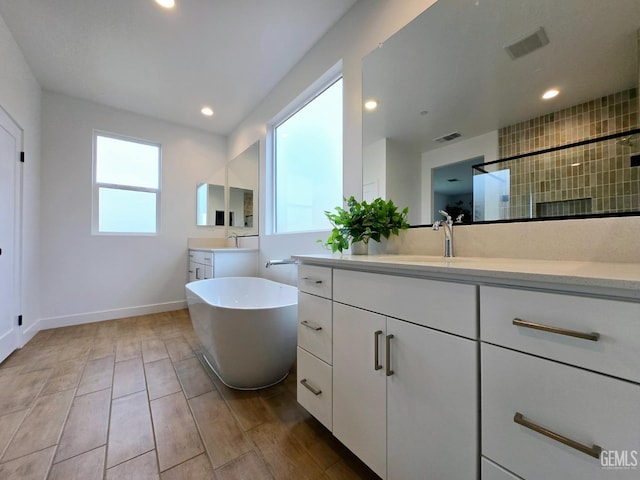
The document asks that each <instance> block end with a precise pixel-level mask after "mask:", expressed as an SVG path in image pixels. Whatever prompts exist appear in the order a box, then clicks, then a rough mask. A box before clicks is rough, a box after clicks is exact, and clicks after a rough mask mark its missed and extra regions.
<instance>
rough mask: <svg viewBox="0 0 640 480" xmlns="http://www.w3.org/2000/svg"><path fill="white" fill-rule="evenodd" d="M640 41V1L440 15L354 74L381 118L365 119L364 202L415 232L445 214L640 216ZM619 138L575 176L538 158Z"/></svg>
mask: <svg viewBox="0 0 640 480" xmlns="http://www.w3.org/2000/svg"><path fill="white" fill-rule="evenodd" d="M639 28H640V2H638V1H637V0H611V1H607V2H601V1H595V0H563V1H562V2H558V1H557V0H509V1H508V2H505V1H504V0H481V1H468V0H439V1H437V2H436V3H434V4H433V5H432V6H431V7H430V8H429V9H427V10H426V11H425V12H423V13H422V14H421V15H420V16H418V17H417V18H416V19H415V20H413V21H412V22H411V23H409V24H408V25H407V26H406V27H404V28H403V29H402V30H400V31H399V32H398V33H396V34H395V35H394V36H392V37H391V38H390V39H389V40H387V41H386V42H384V44H383V45H381V47H380V48H378V49H376V50H375V51H373V52H372V53H370V54H369V55H367V56H366V57H365V58H364V60H363V67H362V78H363V79H362V82H363V86H362V91H363V102H365V103H366V102H368V101H375V103H376V104H377V105H376V107H375V108H371V109H366V108H363V198H368V197H370V196H371V197H375V196H376V194H378V195H380V196H383V197H384V198H391V199H392V200H393V201H394V202H395V203H397V204H398V205H403V206H404V205H408V206H409V208H410V218H409V221H410V223H411V224H412V225H420V224H429V223H432V222H433V221H434V220H435V219H439V218H440V215H436V216H434V214H433V212H434V211H436V212H437V210H438V208H441V206H442V205H445V206H449V208H452V209H453V208H456V207H458V208H461V209H464V210H466V211H467V212H470V215H471V216H473V217H474V220H475V221H511V220H523V219H530V218H535V219H541V218H556V217H559V216H583V215H624V214H638V213H640V167H638V166H635V165H637V160H634V159H637V155H638V153H639V152H640V141H638V140H637V139H640V135H638V134H635V133H633V132H635V130H636V129H638V128H639V127H640V123H639V119H638V29H639ZM551 89H555V90H557V91H558V92H559V93H558V94H557V95H556V96H555V97H552V98H549V99H543V98H542V96H543V94H544V93H545V92H547V91H548V90H551ZM618 134H619V135H620V137H618V138H617V139H613V140H612V142H611V145H610V146H608V147H606V148H605V147H604V146H601V147H600V146H597V145H595V144H594V145H592V146H591V147H584V148H583V147H580V148H581V149H580V150H579V151H580V152H581V153H579V154H578V153H576V152H578V149H576V150H574V152H573V153H572V155H581V156H582V157H585V155H586V156H587V157H589V158H585V161H582V162H578V161H577V160H574V161H571V162H570V163H569V166H570V165H571V164H575V163H581V164H582V169H580V168H578V167H572V168H573V169H571V168H570V169H568V170H567V166H566V165H565V163H566V162H568V161H569V160H571V159H570V158H567V159H561V158H559V157H558V155H559V154H556V156H555V157H554V159H553V168H551V163H550V162H552V161H551V160H548V161H547V163H546V164H545V163H544V162H541V161H539V160H538V155H539V154H535V152H539V151H541V150H547V149H551V148H556V147H560V146H566V145H571V144H575V143H579V142H583V141H591V140H597V139H602V138H603V137H607V136H611V135H618ZM627 137H628V138H627ZM625 138H627V140H626V141H623V140H621V139H625ZM603 145H604V144H603ZM592 148H593V149H595V153H594V152H593V151H592ZM529 157H532V158H529ZM591 157H593V159H591ZM505 159H512V160H510V163H509V166H508V168H502V169H501V168H500V164H495V165H494V166H492V167H491V169H490V170H488V173H490V174H491V175H489V176H482V175H476V177H477V178H474V175H473V168H471V166H472V165H474V164H483V163H491V162H495V161H497V160H505ZM586 160H589V162H587V161H586ZM525 163H526V165H527V166H526V167H525V166H523V165H524V164H525ZM587 164H588V167H587ZM501 170H504V171H501ZM525 170H526V171H527V175H525V174H524V173H522V172H523V171H525ZM480 173H482V172H480ZM525 177H526V178H525ZM605 182H606V183H605ZM470 185H471V186H472V187H471V190H472V197H471V200H470V199H469V197H468V193H469V192H468V186H470ZM574 190H575V191H574ZM523 192H528V195H529V198H528V199H527V200H526V202H525V200H524V197H523V196H524V195H525V193H523ZM500 202H502V204H500ZM527 202H528V203H527ZM576 202H578V203H584V204H588V203H591V205H592V209H591V212H590V213H588V212H585V210H584V209H581V208H579V207H578V206H577V204H576ZM516 205H518V206H517V207H516ZM598 206H599V207H598ZM557 212H564V213H562V214H561V215H558V214H557ZM565 213H566V215H565Z"/></svg>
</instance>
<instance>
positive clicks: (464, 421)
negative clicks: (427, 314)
mask: <svg viewBox="0 0 640 480" xmlns="http://www.w3.org/2000/svg"><path fill="white" fill-rule="evenodd" d="M387 334H389V335H393V338H392V339H391V341H390V352H391V369H392V370H393V375H391V376H389V377H387V433H388V437H387V438H388V440H387V442H388V444H387V452H388V458H387V464H388V478H389V479H390V480H411V479H416V480H417V479H420V480H431V479H433V480H446V479H452V480H461V479H471V478H477V465H478V460H477V459H478V454H479V453H478V441H477V438H478V381H477V377H478V366H477V363H478V361H477V358H478V353H477V349H478V347H477V344H476V342H474V341H472V340H467V339H465V338H461V337H457V336H455V335H450V334H446V333H442V332H439V331H437V330H432V329H429V328H425V327H421V326H418V325H414V324H411V323H408V322H403V321H400V320H395V319H392V318H388V319H387Z"/></svg>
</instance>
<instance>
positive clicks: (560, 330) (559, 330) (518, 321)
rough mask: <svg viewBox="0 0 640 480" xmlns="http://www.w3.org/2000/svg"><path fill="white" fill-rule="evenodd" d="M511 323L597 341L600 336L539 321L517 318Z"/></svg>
mask: <svg viewBox="0 0 640 480" xmlns="http://www.w3.org/2000/svg"><path fill="white" fill-rule="evenodd" d="M513 324H514V325H516V326H518V327H525V328H533V329H534V330H543V331H545V332H550V333H556V334H558V335H566V336H569V337H576V338H582V339H583V340H591V341H592V342H597V341H598V339H599V338H600V334H599V333H597V332H592V333H584V332H577V331H575V330H567V329H566V328H559V327H553V326H551V325H543V324H541V323H533V322H527V321H525V320H521V319H519V318H514V319H513Z"/></svg>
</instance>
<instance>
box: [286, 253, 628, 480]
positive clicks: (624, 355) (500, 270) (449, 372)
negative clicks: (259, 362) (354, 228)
mask: <svg viewBox="0 0 640 480" xmlns="http://www.w3.org/2000/svg"><path fill="white" fill-rule="evenodd" d="M298 258H299V259H300V260H301V261H302V264H301V265H300V272H301V277H300V279H299V287H300V292H301V293H300V310H301V311H302V312H307V313H305V314H304V319H308V322H307V323H308V325H307V326H305V327H304V329H303V327H302V326H300V327H299V329H300V330H299V334H300V335H299V342H300V345H303V346H301V347H300V348H299V352H302V353H303V354H302V355H299V357H298V362H299V366H298V369H299V370H298V371H299V374H300V371H301V369H302V371H304V372H305V374H304V375H305V377H304V378H312V375H315V376H316V377H317V378H318V380H314V382H317V384H318V385H319V384H320V383H321V382H325V383H324V385H326V387H325V386H323V387H322V388H318V390H322V394H319V395H317V396H316V395H313V397H314V398H315V399H316V401H318V399H319V398H322V400H323V403H322V408H323V409H324V410H322V409H320V408H318V407H317V406H314V405H312V403H310V402H308V401H307V399H305V398H304V397H303V396H302V395H301V393H300V392H301V391H302V392H304V394H305V395H309V393H308V392H309V390H308V389H306V388H305V389H303V390H302V389H301V387H300V386H299V388H298V398H299V401H300V403H302V404H303V405H304V406H305V407H307V405H309V406H308V407H307V408H308V409H309V411H311V412H312V413H314V411H315V412H316V413H314V415H316V416H317V417H318V418H328V417H322V415H329V412H331V413H330V415H331V422H323V423H325V425H327V426H328V428H330V429H331V430H332V432H333V434H334V435H335V436H336V437H337V438H338V439H339V440H340V441H341V442H343V443H344V444H345V445H346V446H347V447H348V448H349V449H350V450H352V451H353V452H354V453H355V454H356V455H357V456H358V457H360V458H361V459H362V460H363V461H364V462H365V463H366V464H367V465H369V466H370V467H371V468H372V469H373V470H374V471H375V472H376V473H377V474H378V475H380V476H381V477H382V478H386V479H390V480H405V479H406V480H411V479H420V480H425V479H426V480H429V479H438V480H442V479H444V480H446V479H455V480H479V479H480V480H523V479H524V480H618V479H638V478H640V265H634V264H630V265H620V264H605V263H603V264H597V263H594V264H588V265H586V264H585V263H584V262H546V261H535V260H512V259H483V258H475V259H456V260H455V261H447V262H443V261H441V260H440V259H431V258H430V257H420V256H418V257H416V260H415V261H412V260H411V259H410V258H409V256H395V257H394V256H393V255H370V256H360V255H358V256H344V257H340V258H336V257H323V256H300V257H298ZM576 272H577V273H576ZM301 320H303V318H302V317H301ZM310 326H311V327H316V328H317V327H320V329H319V330H317V331H315V334H314V335H313V336H312V335H311V332H312V329H311V328H309V327H310ZM323 335H324V336H323ZM329 345H331V348H329ZM310 352H311V353H310ZM309 359H311V360H312V361H311V362H309V361H308V360H309ZM301 365H302V366H301ZM316 371H317V372H316ZM329 378H331V381H329ZM329 392H330V394H331V398H329V395H328V393H329ZM323 395H324V396H323ZM314 408H315V409H316V410H313V409H314ZM321 421H322V420H321Z"/></svg>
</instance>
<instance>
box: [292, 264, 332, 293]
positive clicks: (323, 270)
mask: <svg viewBox="0 0 640 480" xmlns="http://www.w3.org/2000/svg"><path fill="white" fill-rule="evenodd" d="M298 290H300V291H302V292H307V293H312V294H313V295H319V296H320V297H324V298H331V268H328V267H318V266H316V265H304V264H303V265H299V266H298Z"/></svg>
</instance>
